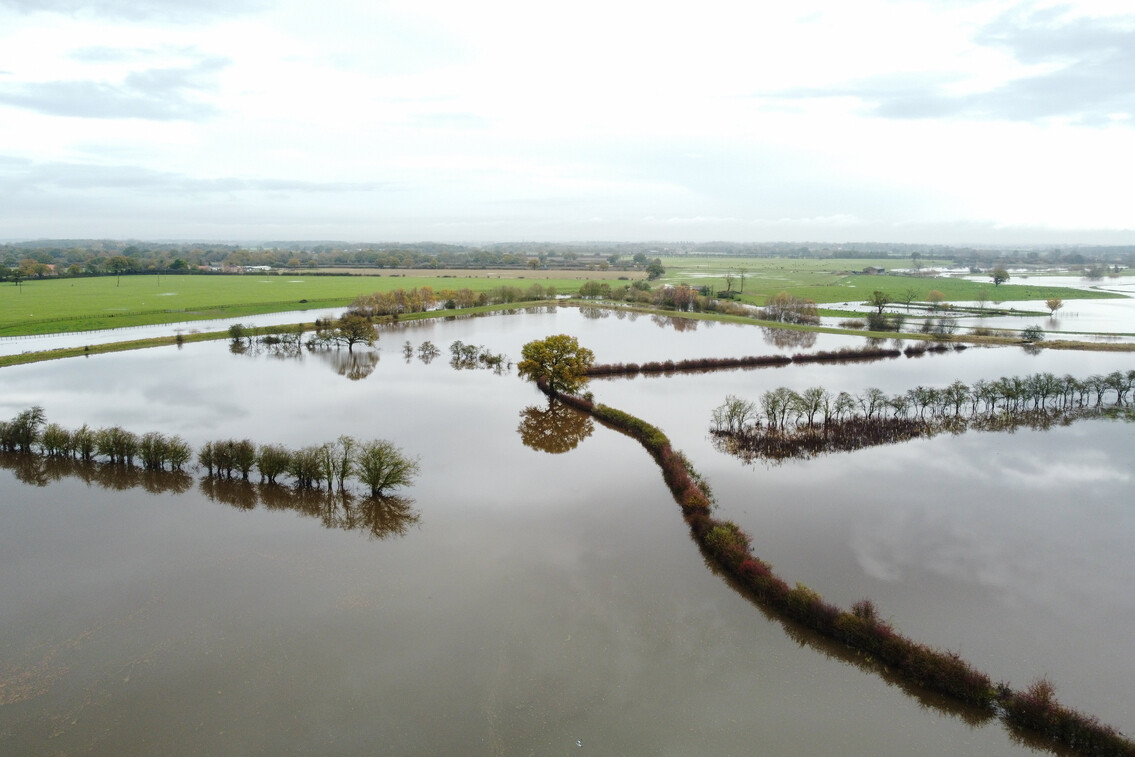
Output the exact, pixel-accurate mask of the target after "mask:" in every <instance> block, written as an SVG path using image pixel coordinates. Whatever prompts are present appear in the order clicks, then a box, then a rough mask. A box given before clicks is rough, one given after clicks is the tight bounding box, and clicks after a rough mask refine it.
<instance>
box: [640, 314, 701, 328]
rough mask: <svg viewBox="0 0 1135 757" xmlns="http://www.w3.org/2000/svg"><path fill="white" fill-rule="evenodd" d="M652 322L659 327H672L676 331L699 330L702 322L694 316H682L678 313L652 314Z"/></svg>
mask: <svg viewBox="0 0 1135 757" xmlns="http://www.w3.org/2000/svg"><path fill="white" fill-rule="evenodd" d="M650 322H651V323H653V324H654V325H655V326H658V327H659V328H663V329H665V328H671V329H674V330H675V331H697V330H698V324H699V323H700V321H697V320H695V319H693V318H680V317H678V316H676V315H652V316H650Z"/></svg>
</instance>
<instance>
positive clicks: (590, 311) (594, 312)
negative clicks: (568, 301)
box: [579, 307, 611, 321]
mask: <svg viewBox="0 0 1135 757" xmlns="http://www.w3.org/2000/svg"><path fill="white" fill-rule="evenodd" d="M579 314H580V315H581V316H583V317H584V318H586V319H588V320H590V321H598V320H600V319H602V318H610V317H611V311H610V310H608V309H606V308H594V307H581V308H580V309H579Z"/></svg>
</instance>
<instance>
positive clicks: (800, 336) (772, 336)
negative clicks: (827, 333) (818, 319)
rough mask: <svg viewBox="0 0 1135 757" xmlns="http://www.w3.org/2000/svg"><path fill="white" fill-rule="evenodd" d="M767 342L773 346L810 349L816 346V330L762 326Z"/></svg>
mask: <svg viewBox="0 0 1135 757" xmlns="http://www.w3.org/2000/svg"><path fill="white" fill-rule="evenodd" d="M761 333H762V334H763V335H764V338H765V343H766V344H771V345H772V346H773V347H778V348H780V349H782V350H784V349H809V348H811V347H814V346H816V332H814V331H798V330H797V329H778V328H774V327H772V326H761Z"/></svg>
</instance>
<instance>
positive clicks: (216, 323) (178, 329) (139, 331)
mask: <svg viewBox="0 0 1135 757" xmlns="http://www.w3.org/2000/svg"><path fill="white" fill-rule="evenodd" d="M345 310H346V308H317V309H315V310H287V311H284V312H280V313H261V314H259V315H245V316H241V317H239V318H211V319H207V320H200V321H180V322H178V323H157V324H154V325H152V326H129V327H127V328H121V329H97V330H95V331H71V332H67V333H65V334H32V335H28V336H3V337H0V355H19V354H20V353H23V352H41V351H43V350H61V349H68V348H72V347H83V346H85V345H89V344H113V343H115V342H129V341H134V340H136V339H157V338H160V337H174V336H177V335H178V334H199V333H204V332H209V331H227V330H228V328H229V326H232V325H233V324H234V323H242V324H244V325H245V326H250V327H252V326H282V325H285V324H290V323H296V322H297V321H314V320H315V319H316V318H338V317H339V316H341V315H342V314H343V312H344V311H345Z"/></svg>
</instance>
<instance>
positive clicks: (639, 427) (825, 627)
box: [533, 340, 1135, 755]
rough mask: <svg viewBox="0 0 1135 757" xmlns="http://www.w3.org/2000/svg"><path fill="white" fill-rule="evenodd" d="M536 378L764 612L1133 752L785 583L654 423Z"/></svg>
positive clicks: (1028, 723) (1104, 746)
mask: <svg viewBox="0 0 1135 757" xmlns="http://www.w3.org/2000/svg"><path fill="white" fill-rule="evenodd" d="M544 341H547V340H544ZM533 344H535V343H533ZM537 380H538V383H539V385H540V387H541V389H542V390H544V391H545V392H546V393H549V394H551V395H552V396H553V397H554V398H555V399H557V400H558V401H561V402H563V403H564V404H566V405H569V406H570V407H573V408H575V409H577V410H580V411H582V412H585V413H588V414H590V415H594V416H595V417H596V418H599V419H600V420H601V421H603V422H604V423H605V424H607V425H609V426H611V427H612V428H615V429H617V430H619V431H622V432H623V433H625V434H627V435H628V436H631V437H633V438H635V439H637V440H638V441H639V442H640V443H641V444H642V445H643V446H644V447H645V448H646V449H647V450H648V451H649V452H650V453H651V455H652V456H653V457H654V459H655V461H656V462H657V463H658V465H659V467H660V468H661V469H662V475H663V478H664V479H665V481H666V484H667V486H668V487H669V489H670V491H671V492H672V493H673V495H674V499H675V501H676V502H678V504H679V505H680V506H681V508H682V511H683V516H684V517H685V520H686V523H687V524H688V525H689V527H690V531H691V534H692V535H693V538H694V540H695V541H696V542H697V543H698V545H699V546H700V547H701V549H702V550H703V554H705V556H706V557H707V558H708V559H709V560H711V561H712V562H713V563H714V564H715V565H716V566H717V567H719V568H720V569H722V570H723V571H724V572H726V573H727V574H728V575H729V576H731V578H732V579H733V580H734V581H735V583H734V584H733V585H734V586H735V587H737V588H739V589H740V590H741V591H742V592H743V593H745V594H746V595H747V596H749V597H751V598H753V599H754V600H756V601H757V602H758V603H759V604H760V606H761V607H762V608H764V609H765V610H767V611H771V612H773V613H776V614H777V615H779V616H781V617H787V618H790V619H792V620H793V621H796V622H798V623H800V624H802V625H803V626H805V627H806V628H808V629H811V630H812V631H816V632H818V633H819V634H821V635H823V636H826V637H828V638H830V639H835V640H836V641H839V642H841V643H843V644H846V645H847V646H848V647H850V648H852V649H854V650H857V651H858V652H859V653H861V654H862V655H863V657H864V658H865V659H866V660H867V661H868V662H869V664H870V666H871V668H870V669H872V670H875V671H877V672H878V671H882V670H886V671H888V674H891V673H898V674H899V675H901V676H903V677H904V678H905V679H906V680H909V681H910V682H912V683H914V684H916V685H918V686H921V687H926V688H928V689H930V690H932V691H936V692H940V693H943V694H946V695H948V696H950V697H953V698H955V699H958V700H960V701H962V702H965V703H968V704H970V705H973V706H974V707H975V708H977V710H976V711H977V712H978V713H979V717H980V718H981V719H985V718H988V717H992V716H993V715H994V714H995V713H999V714H1000V716H1001V717H1002V718H1003V719H1004V721H1005V723H1006V724H1007V725H1008V726H1009V727H1010V728H1012V729H1014V730H1015V731H1024V732H1025V733H1027V734H1028V735H1030V736H1039V737H1041V738H1042V739H1043V740H1044V741H1045V742H1046V743H1048V744H1058V745H1060V746H1064V747H1071V748H1073V749H1075V750H1076V751H1078V752H1080V753H1083V754H1097V755H1105V754H1106V755H1113V754H1114V755H1129V754H1132V753H1133V747H1135V745H1133V744H1132V742H1131V741H1130V740H1129V739H1126V738H1124V737H1123V736H1122V735H1121V734H1119V733H1118V732H1117V731H1116V730H1115V729H1113V728H1111V727H1109V726H1106V725H1103V724H1101V723H1100V722H1099V721H1098V720H1096V719H1095V718H1093V717H1090V716H1087V715H1083V714H1081V713H1078V712H1076V711H1074V710H1071V709H1069V708H1067V707H1064V706H1063V705H1061V704H1060V703H1059V702H1058V701H1057V700H1056V699H1055V697H1054V696H1053V692H1052V687H1051V685H1050V684H1048V683H1047V682H1045V681H1043V680H1042V681H1040V682H1037V683H1035V684H1033V685H1032V686H1030V687H1029V688H1028V689H1026V690H1025V691H1014V690H1013V689H1011V688H1010V687H1009V686H1008V684H1005V683H998V684H994V683H993V681H992V680H991V679H990V678H989V676H988V675H986V674H985V673H982V672H981V671H980V670H978V669H976V668H974V667H973V666H972V665H970V664H969V663H967V662H965V661H964V660H962V658H961V657H960V656H959V655H958V654H956V653H953V652H942V651H939V650H937V649H934V648H932V647H929V646H927V645H924V644H919V643H917V642H915V641H913V640H912V639H909V638H907V637H905V636H903V635H902V634H900V633H898V632H897V631H896V630H895V629H894V628H893V627H892V626H891V625H890V624H889V623H888V622H886V621H885V620H883V619H882V618H881V617H880V616H879V613H878V612H877V610H876V609H875V607H874V605H873V604H872V603H871V602H870V601H869V600H861V601H859V602H856V603H855V604H854V605H852V607H851V608H850V610H842V609H841V608H839V607H837V606H835V605H833V604H830V603H828V602H825V601H824V600H823V598H822V597H821V596H820V595H819V594H818V593H816V592H815V591H813V590H812V589H810V588H808V587H807V586H805V585H803V584H800V583H797V584H796V586H795V587H790V586H789V585H788V583H787V582H786V581H784V580H783V579H782V578H780V577H779V576H778V575H777V574H776V573H775V572H774V571H773V569H772V566H770V565H769V564H768V563H766V562H764V561H762V560H760V559H759V558H758V557H757V556H756V555H755V554H754V553H753V551H752V540H751V539H750V538H749V536H748V535H747V534H745V533H744V531H742V530H741V529H740V528H739V527H738V526H737V524H735V523H732V522H730V521H722V520H719V519H717V518H715V517H713V515H712V513H711V505H712V502H713V497H712V493H711V492H710V491H709V489H708V487H707V486H706V484H705V481H704V480H703V479H702V477H701V476H699V475H698V474H697V473H696V471H694V470H693V468H692V467H691V466H690V464H689V461H688V460H686V459H685V457H684V456H683V455H682V454H681V453H680V452H677V451H676V450H674V449H673V448H672V447H671V445H670V440H669V439H667V437H666V435H665V434H664V433H663V432H662V431H661V430H660V429H658V428H657V427H655V426H652V425H650V424H648V423H646V422H645V421H643V420H642V419H640V418H637V417H635V416H632V415H630V414H629V413H624V412H622V411H619V410H616V409H614V408H611V407H608V406H606V405H601V404H598V403H595V402H593V401H592V400H591V399H588V398H583V397H579V396H576V395H574V394H556V393H554V392H553V390H552V388H551V385H550V383H549V381H548V380H547V375H546V373H545V374H540V375H538V376H537ZM1128 391H1130V390H1128ZM741 425H745V424H744V423H742V424H741Z"/></svg>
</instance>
